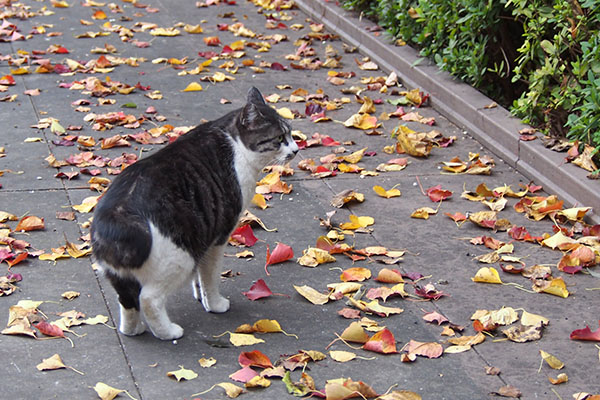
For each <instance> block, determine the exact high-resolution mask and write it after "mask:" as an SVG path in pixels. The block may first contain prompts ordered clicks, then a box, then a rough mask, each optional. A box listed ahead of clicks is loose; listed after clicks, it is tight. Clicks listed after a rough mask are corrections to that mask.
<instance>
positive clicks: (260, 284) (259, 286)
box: [242, 279, 273, 301]
mask: <svg viewBox="0 0 600 400" xmlns="http://www.w3.org/2000/svg"><path fill="white" fill-rule="evenodd" d="M242 294H243V295H244V296H246V297H247V298H249V299H250V300H252V301H254V300H258V299H262V298H264V297H269V296H271V295H272V294H273V292H272V291H271V289H269V287H268V286H267V284H266V283H265V281H264V280H262V279H259V280H257V281H256V282H255V283H254V284H253V285H252V286H251V287H250V290H248V291H247V292H242Z"/></svg>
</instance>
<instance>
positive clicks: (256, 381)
mask: <svg viewBox="0 0 600 400" xmlns="http://www.w3.org/2000/svg"><path fill="white" fill-rule="evenodd" d="M244 386H245V387H247V388H256V387H262V388H268V387H269V386H271V381H270V380H268V379H267V378H264V377H262V376H259V375H257V376H255V377H254V378H252V379H250V380H249V381H248V382H246V383H245V384H244Z"/></svg>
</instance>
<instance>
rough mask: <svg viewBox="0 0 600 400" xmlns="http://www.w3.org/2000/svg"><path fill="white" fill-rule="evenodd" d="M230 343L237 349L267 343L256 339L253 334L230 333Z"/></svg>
mask: <svg viewBox="0 0 600 400" xmlns="http://www.w3.org/2000/svg"><path fill="white" fill-rule="evenodd" d="M229 341H230V342H231V344H233V345H234V346H236V347H239V346H252V345H255V344H258V343H264V342H265V341H264V340H262V339H259V338H256V337H254V335H253V334H251V333H230V334H229Z"/></svg>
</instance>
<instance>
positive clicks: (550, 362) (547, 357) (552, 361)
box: [540, 350, 565, 369]
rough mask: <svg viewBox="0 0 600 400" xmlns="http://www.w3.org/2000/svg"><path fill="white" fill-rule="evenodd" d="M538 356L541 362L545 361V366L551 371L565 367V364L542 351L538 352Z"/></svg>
mask: <svg viewBox="0 0 600 400" xmlns="http://www.w3.org/2000/svg"><path fill="white" fill-rule="evenodd" d="M540 355H541V356H542V360H544V361H546V364H548V366H550V368H552V369H562V368H563V367H564V366H565V363H563V362H562V361H560V360H559V359H558V358H556V357H555V356H553V355H552V354H550V353H547V352H545V351H544V350H540Z"/></svg>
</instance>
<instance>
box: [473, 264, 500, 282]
mask: <svg viewBox="0 0 600 400" xmlns="http://www.w3.org/2000/svg"><path fill="white" fill-rule="evenodd" d="M471 280H472V281H473V282H483V283H502V280H501V279H500V275H499V274H498V271H496V269H495V268H493V267H489V268H488V267H482V268H480V269H479V271H477V273H476V274H475V276H474V277H473V278H471Z"/></svg>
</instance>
